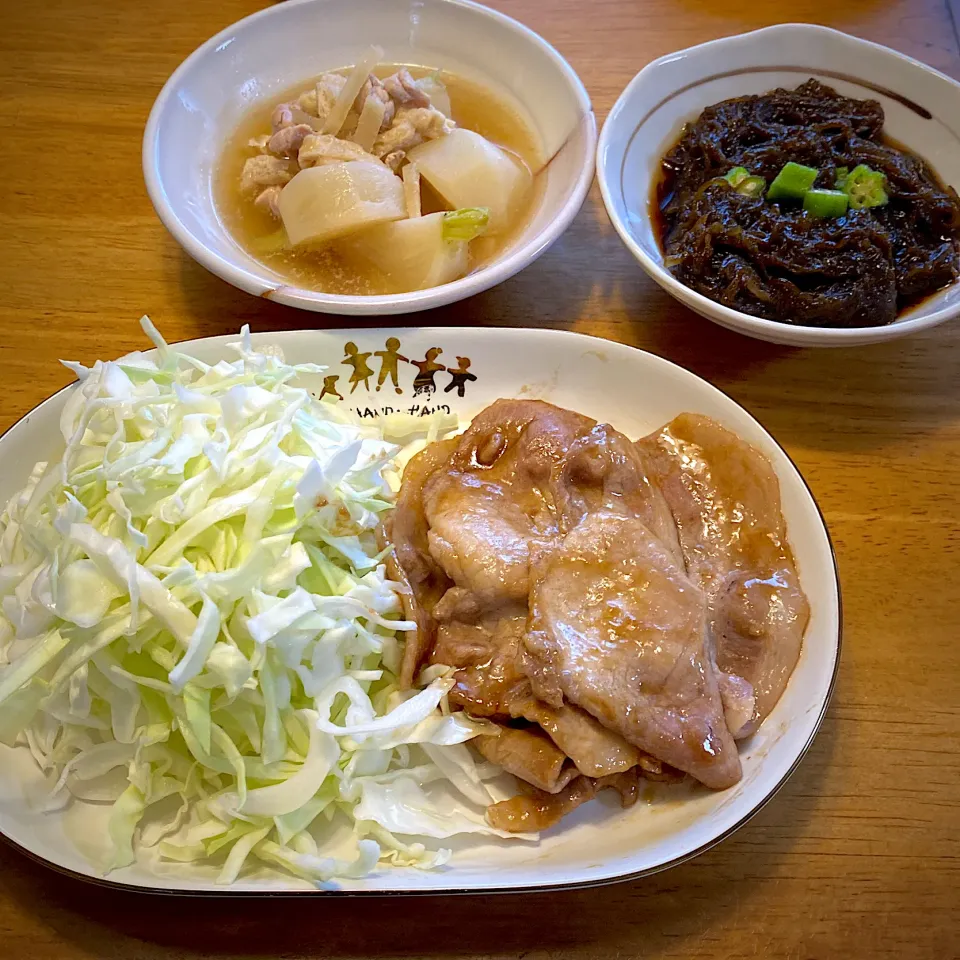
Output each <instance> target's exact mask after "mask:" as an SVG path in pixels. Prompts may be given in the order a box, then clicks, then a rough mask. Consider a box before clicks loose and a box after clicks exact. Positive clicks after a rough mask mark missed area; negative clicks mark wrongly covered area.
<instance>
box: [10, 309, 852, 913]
mask: <svg viewBox="0 0 960 960" xmlns="http://www.w3.org/2000/svg"><path fill="white" fill-rule="evenodd" d="M381 329H382V330H383V332H387V328H352V329H337V330H335V331H333V330H326V329H320V330H318V329H314V328H299V329H295V330H285V331H270V330H262V331H257V332H255V333H253V334H252V337H253V339H254V341H255V342H256V341H260V342H264V341H266V342H269V341H270V340H271V339H272V338H275V337H276V336H277V335H278V333H279V334H280V335H282V336H284V337H297V336H308V337H309V336H314V335H317V334H320V335H324V334H331V333H335V334H336V335H337V336H338V337H346V338H348V339H349V338H350V337H351V336H354V337H361V336H363V335H369V334H370V333H371V330H373V331H374V332H376V331H378V330H381ZM462 329H471V330H472V329H473V328H462V327H457V326H425V327H396V328H393V327H391V328H389V333H390V334H391V335H395V336H398V337H403V336H404V335H405V334H409V333H413V332H416V333H418V334H436V335H437V336H438V337H440V336H444V337H448V336H450V335H451V334H456V333H457V331H458V330H462ZM531 332H534V333H536V334H537V335H538V336H548V337H557V338H558V339H560V338H568V339H573V340H594V341H596V342H597V344H598V345H600V344H602V345H603V346H604V348H605V349H616V350H622V351H632V350H635V351H636V352H638V353H642V354H645V355H646V357H647V358H649V359H650V360H652V361H654V362H655V363H657V364H660V365H662V366H663V367H667V368H671V369H672V370H674V371H675V372H676V375H678V376H680V377H681V378H691V379H693V380H696V381H698V382H699V384H701V385H702V386H703V387H705V388H706V389H707V391H708V392H713V393H715V394H718V395H720V396H721V397H723V398H724V399H725V400H727V401H729V402H730V403H732V404H733V405H734V406H735V407H737V408H738V409H739V410H741V411H742V412H743V413H744V414H746V416H747V417H748V418H749V419H751V420H753V422H754V423H756V425H757V427H758V428H759V429H760V432H761V433H762V434H763V436H764V437H765V438H766V440H767V441H769V443H770V444H771V446H772V447H774V448H776V449H777V450H779V451H780V452H781V453H782V454H783V456H784V457H785V458H786V460H787V463H788V464H789V467H790V469H792V470H793V472H794V474H795V475H796V477H797V478H798V479H799V480H800V484H801V486H802V487H803V490H804V492H805V493H806V495H807V497H808V498H809V500H810V503H812V504H813V507H814V510H815V511H816V514H817V517H818V519H819V521H820V523H819V532H822V534H823V537H824V540H825V541H826V546H827V549H828V552H829V555H830V560H831V564H832V574H833V585H834V589H835V591H836V600H837V623H836V646H835V648H834V650H833V669H832V671H831V673H830V679H829V681H828V683H827V686H826V690H825V691H824V694H823V702H822V704H821V705H820V708H819V711H818V713H817V718H816V721H815V723H814V724H813V727H812V728H811V730H810V733H809V735H808V737H807V739H806V741H805V742H804V743H803V744H802V746H801V747H800V748H799V749H798V750H797V753H796V756H795V757H794V759H793V761H792V762H791V764H790V766H789V767H788V768H787V770H786V771H785V772H784V774H783V776H782V777H781V778H780V779H779V780H778V781H777V782H776V783H775V784H774V785H773V786H772V787H771V788H770V789H769V791H768V792H767V794H766V795H765V796H764V797H762V798H761V799H760V800H759V801H758V802H757V803H756V804H754V805H753V806H751V807H749V809H747V810H746V812H745V813H744V814H743V816H741V817H740V819H739V820H737V822H736V823H734V824H732V825H731V826H730V827H729V828H727V829H726V830H724V831H723V832H722V833H719V834H717V835H715V836H712V837H710V838H709V839H708V840H705V841H704V842H703V843H702V844H700V845H699V846H698V847H696V848H695V849H693V850H690V851H688V852H686V853H683V854H680V855H678V856H676V857H674V858H673V859H671V860H668V861H665V862H663V863H659V864H656V865H655V866H652V867H647V868H645V869H641V870H635V871H632V872H630V873H623V874H615V875H612V876H605V877H601V878H592V879H589V880H580V881H566V882H558V883H551V882H545V883H540V884H536V885H530V886H527V885H514V886H499V887H486V888H476V887H469V886H464V887H450V888H446V889H439V890H437V889H425V890H423V889H420V890H418V889H410V888H407V889H398V890H376V889H373V890H355V889H348V890H344V889H336V890H320V889H311V890H285V889H280V890H273V889H271V890H232V889H230V888H229V887H226V888H224V889H223V891H219V890H205V889H198V890H191V889H181V888H176V889H173V888H167V887H162V886H141V885H139V884H134V883H127V882H125V881H120V880H110V879H108V878H106V877H102V876H97V875H94V874H87V873H80V872H78V871H76V870H73V869H72V868H70V867H66V866H63V865H62V864H60V863H57V862H55V861H53V860H48V859H47V858H46V857H44V856H42V855H41V854H38V853H36V852H34V851H33V850H31V849H29V848H27V847H24V846H22V845H21V844H20V843H19V842H17V841H16V840H13V839H11V838H10V837H8V836H6V835H5V834H4V833H3V831H2V830H0V843H5V844H7V845H8V846H10V847H11V848H13V849H14V850H17V851H18V852H19V853H22V854H23V855H24V856H26V857H28V858H29V859H31V860H33V861H35V862H36V863H39V864H40V865H42V866H44V867H47V868H48V869H50V870H53V871H54V872H56V873H59V874H62V875H63V876H66V877H70V878H71V879H74V880H79V881H82V882H83V883H89V884H92V885H94V886H98V887H106V888H110V889H114V890H125V891H131V892H136V893H142V894H148V895H151V896H177V897H203V898H220V897H229V898H232V897H246V898H251V897H271V898H275V897H284V898H288V897H305V896H308V897H315V896H323V897H364V898H370V897H446V896H486V895H488V894H508V893H519V894H524V893H529V894H534V893H547V892H556V891H561V890H582V889H590V888H593V887H604V886H611V885H612V884H615V883H623V882H627V881H631V880H638V879H640V878H643V877H649V876H653V875H654V874H657V873H663V872H664V871H666V870H670V869H672V868H673V867H678V866H680V865H681V864H684V863H688V862H689V861H691V860H693V859H695V858H696V857H699V856H700V855H701V854H703V853H706V852H707V851H708V850H711V849H713V848H714V847H715V846H717V845H718V844H720V843H722V842H723V841H724V840H726V839H727V838H728V837H730V836H732V835H733V834H734V833H736V832H737V831H738V830H739V829H740V828H741V827H743V826H745V825H746V824H747V823H748V822H749V821H750V820H752V819H753V818H754V817H755V816H756V815H757V814H758V813H759V812H760V811H761V810H762V809H763V808H764V807H765V806H766V805H767V804H768V803H769V802H770V801H771V800H772V799H773V798H774V797H775V796H776V795H777V794H778V793H779V792H780V790H781V789H783V787H784V786H785V784H786V783H787V781H788V780H789V779H790V778H791V777H792V776H793V774H794V773H795V772H796V770H797V767H799V766H800V763H801V762H802V761H803V759H804V757H806V755H807V753H808V752H809V750H810V747H811V746H812V744H813V741H814V740H815V739H816V737H817V735H818V734H819V732H820V728H821V727H822V726H823V721H824V719H825V717H826V715H827V710H828V709H829V707H830V704H831V702H832V700H833V695H834V692H835V690H836V686H837V678H838V676H839V672H840V661H841V657H842V653H843V623H844V620H843V591H842V586H841V583H840V568H839V565H838V562H837V553H836V549H835V547H834V545H833V539H832V537H831V536H830V528H829V527H828V526H827V520H826V517H825V516H824V514H823V510H822V508H821V507H820V504H819V502H818V501H817V498H816V496H815V495H814V493H813V490H812V489H811V488H810V484H809V483H807V480H806V478H805V477H804V475H803V474H802V473H801V471H800V468H799V467H798V466H797V464H796V461H795V460H794V459H793V457H791V456H790V454H789V453H788V452H787V450H786V449H785V448H784V447H783V445H782V444H781V443H780V442H779V441H778V440H777V439H776V438H775V437H774V436H773V435H772V434H771V433H770V431H769V430H767V428H766V427H764V426H763V424H762V423H760V421H759V420H757V418H756V417H754V415H753V414H752V413H750V411H749V410H748V409H747V408H746V407H744V406H743V405H742V404H741V403H739V402H738V401H736V400H734V399H733V397H731V396H730V395H729V394H728V393H726V392H725V391H723V390H721V389H720V388H719V387H717V386H715V385H714V384H713V383H711V382H710V381H709V380H707V379H705V378H703V377H701V376H699V375H698V374H696V373H694V372H693V371H692V370H688V369H687V368H686V367H683V366H681V365H680V364H678V363H674V362H673V361H672V360H668V359H666V358H665V357H661V356H659V355H658V354H655V353H651V352H650V351H648V350H641V349H640V348H639V347H632V346H630V345H628V344H622V343H620V342H618V341H612V340H605V339H603V338H601V337H595V336H592V335H590V334H584V333H579V332H577V331H574V330H556V329H553V328H550V327H543V328H534V329H531V328H528V327H500V328H498V333H499V334H500V335H502V336H505V337H507V338H511V339H512V338H516V339H517V340H518V341H519V342H520V343H521V344H522V342H523V340H524V338H525V337H526V336H529V334H530V333H531ZM232 342H236V335H235V334H223V335H219V336H212V337H194V338H191V339H189V340H180V341H171V342H170V346H176V347H177V348H178V350H180V351H182V352H186V353H189V352H190V351H189V348H190V347H192V346H196V345H198V344H207V345H216V346H221V345H226V344H228V343H232ZM518 345H519V344H518ZM152 352H153V351H146V353H147V354H148V355H149V354H151V353H152ZM76 386H77V381H72V382H71V383H68V384H67V385H66V386H64V387H61V388H60V389H59V390H57V391H55V392H54V393H52V394H51V395H50V396H49V397H47V398H46V399H45V400H42V401H41V402H40V403H38V404H37V405H36V406H34V407H33V408H32V409H31V410H29V411H28V412H27V413H25V414H24V415H23V416H22V417H20V419H19V420H17V421H16V422H15V423H13V424H11V425H10V426H9V427H8V428H7V429H6V430H4V431H3V432H2V433H0V440H3V438H4V437H6V436H7V435H8V434H10V433H12V432H13V431H14V430H19V429H23V428H26V426H27V423H28V421H29V420H30V418H31V417H32V415H33V414H34V413H35V412H36V411H37V410H39V409H40V408H41V407H43V406H45V405H46V404H48V403H51V402H52V401H54V400H55V399H56V398H57V397H59V396H60V395H61V394H62V393H65V392H66V391H68V390H72V389H74V388H75V387H76Z"/></svg>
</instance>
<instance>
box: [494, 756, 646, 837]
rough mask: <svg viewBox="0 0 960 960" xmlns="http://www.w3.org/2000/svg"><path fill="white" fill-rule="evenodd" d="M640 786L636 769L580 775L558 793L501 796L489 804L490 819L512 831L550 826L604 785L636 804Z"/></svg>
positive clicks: (626, 804)
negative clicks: (607, 774) (610, 773)
mask: <svg viewBox="0 0 960 960" xmlns="http://www.w3.org/2000/svg"><path fill="white" fill-rule="evenodd" d="M639 787H640V783H639V779H638V776H637V773H636V771H633V770H631V771H628V772H626V773H615V774H612V775H611V776H609V777H601V778H599V779H596V780H594V779H591V778H590V777H577V778H576V779H575V780H571V781H570V783H568V784H567V785H566V787H565V788H564V789H562V790H559V791H557V792H555V793H547V792H546V791H543V790H530V791H528V792H527V793H521V794H518V795H517V796H515V797H511V798H510V799H509V800H501V801H500V803H495V804H493V805H492V806H490V807H487V821H488V822H489V823H490V825H491V826H493V827H496V828H497V829H498V830H506V831H509V832H510V833H529V832H532V831H539V830H547V829H549V828H550V827H552V826H554V825H555V824H557V823H558V822H559V821H560V820H561V819H562V818H563V817H564V816H566V814H568V813H570V811H571V810H575V809H576V808H577V807H579V806H580V805H581V804H583V803H586V802H587V801H588V800H592V799H593V798H594V797H595V796H596V795H597V794H598V793H599V792H600V791H601V790H603V789H605V788H610V789H613V790H616V791H617V793H619V794H620V804H621V806H624V807H630V806H633V804H634V803H636V802H637V795H638V794H639V792H640V791H639Z"/></svg>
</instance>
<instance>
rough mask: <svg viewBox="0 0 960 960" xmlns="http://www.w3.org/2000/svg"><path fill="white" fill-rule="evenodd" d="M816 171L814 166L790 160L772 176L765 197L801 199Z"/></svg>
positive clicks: (815, 176) (810, 184) (770, 198)
mask: <svg viewBox="0 0 960 960" xmlns="http://www.w3.org/2000/svg"><path fill="white" fill-rule="evenodd" d="M818 172H819V171H817V170H816V169H815V168H814V167H805V166H803V164H802V163H794V162H793V161H792V160H790V161H789V162H788V163H785V164H784V165H783V168H782V169H781V170H780V172H779V173H778V174H777V175H776V177H774V179H773V183H771V184H770V189H769V190H767V199H768V200H802V199H803V198H804V196H805V195H806V192H807V191H808V190H809V189H810V188H811V187H812V186H813V182H814V180H816V179H817V173H818Z"/></svg>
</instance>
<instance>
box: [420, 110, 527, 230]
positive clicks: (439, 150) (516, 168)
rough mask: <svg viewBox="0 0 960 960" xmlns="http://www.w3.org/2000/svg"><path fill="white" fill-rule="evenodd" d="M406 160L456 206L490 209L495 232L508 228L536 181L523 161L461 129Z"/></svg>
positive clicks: (422, 148) (475, 134)
mask: <svg viewBox="0 0 960 960" xmlns="http://www.w3.org/2000/svg"><path fill="white" fill-rule="evenodd" d="M407 157H408V159H409V160H410V161H412V162H413V163H416V165H417V167H418V168H419V170H420V175H421V176H422V177H423V178H424V179H425V180H426V181H427V183H429V184H430V186H431V187H433V189H434V190H436V192H437V193H439V194H440V196H441V197H443V199H444V200H445V201H446V202H447V203H448V204H449V205H450V206H451V207H452V208H454V209H459V208H461V207H486V208H487V209H488V210H489V211H490V232H491V233H498V232H500V231H501V230H505V229H507V228H508V227H509V225H510V221H511V218H512V217H513V215H514V214H515V213H516V211H517V210H518V209H519V208H520V207H521V206H522V204H523V202H524V200H525V199H526V197H527V195H528V193H529V191H530V188H531V185H532V183H533V177H532V176H531V174H530V171H529V170H528V169H527V168H526V167H525V166H524V165H523V164H522V163H521V161H519V160H516V159H514V158H513V157H511V156H510V155H509V154H508V153H507V152H506V151H504V150H501V149H500V148H499V147H498V146H496V144H493V143H491V142H490V141H489V140H487V139H486V138H485V137H481V136H480V134H479V133H474V131H473V130H465V129H464V128H463V127H459V128H457V129H456V130H453V131H452V132H451V133H449V134H447V136H445V137H439V138H438V139H436V140H429V141H428V142H426V143H422V144H420V146H418V147H414V148H413V149H412V150H410V151H409V152H408V153H407Z"/></svg>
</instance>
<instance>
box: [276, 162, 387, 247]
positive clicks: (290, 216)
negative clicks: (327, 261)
mask: <svg viewBox="0 0 960 960" xmlns="http://www.w3.org/2000/svg"><path fill="white" fill-rule="evenodd" d="M278 206H279V209H280V216H281V218H282V220H283V226H284V228H285V229H286V231H287V236H288V237H289V238H290V242H291V243H292V244H293V245H294V246H298V245H299V244H302V243H311V244H315V243H322V242H324V241H327V240H333V239H335V238H336V237H342V236H344V235H345V234H348V233H352V232H353V231H355V230H360V229H361V228H364V227H372V226H374V225H376V224H380V223H386V222H388V221H390V220H399V219H400V218H401V217H404V216H406V206H405V203H404V195H403V183H402V181H401V180H400V178H399V177H397V176H395V175H394V174H393V172H392V171H391V170H389V169H388V168H387V167H385V166H384V165H383V164H382V163H376V162H374V161H372V160H349V161H347V162H345V163H331V164H327V165H325V166H321V167H310V168H308V169H307V170H301V171H300V172H299V173H298V174H297V175H296V176H295V177H294V178H293V179H292V180H291V181H290V182H289V183H288V184H287V185H286V186H285V187H284V188H283V191H282V192H281V194H280V200H279V203H278Z"/></svg>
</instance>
